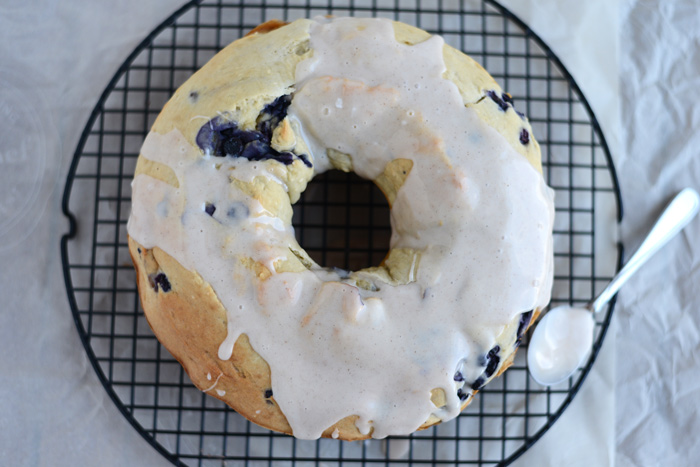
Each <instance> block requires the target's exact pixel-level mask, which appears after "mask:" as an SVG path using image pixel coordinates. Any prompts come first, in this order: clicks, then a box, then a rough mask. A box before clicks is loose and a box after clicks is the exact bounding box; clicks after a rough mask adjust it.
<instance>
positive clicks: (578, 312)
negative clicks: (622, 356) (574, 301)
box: [527, 306, 595, 386]
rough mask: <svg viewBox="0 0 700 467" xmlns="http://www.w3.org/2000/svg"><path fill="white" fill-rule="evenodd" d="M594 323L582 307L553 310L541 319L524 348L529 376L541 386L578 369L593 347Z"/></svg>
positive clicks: (565, 376) (552, 383) (553, 382)
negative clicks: (525, 349) (536, 330)
mask: <svg viewBox="0 0 700 467" xmlns="http://www.w3.org/2000/svg"><path fill="white" fill-rule="evenodd" d="M594 327H595V321H594V320H593V316H592V313H591V310H589V309H586V308H571V307H566V306H563V307H557V308H553V309H551V310H549V311H548V312H547V314H546V315H544V316H543V317H542V319H541V320H540V322H539V323H537V328H536V329H538V330H539V331H538V332H536V333H534V334H533V336H532V339H530V344H529V345H528V348H527V365H528V368H529V370H530V374H531V375H532V377H533V378H534V379H535V381H537V382H538V383H540V384H542V385H544V386H551V385H554V384H558V383H560V382H562V381H564V380H565V379H567V378H568V377H569V376H571V372H572V368H573V369H576V368H578V367H580V366H581V364H582V363H583V361H584V360H585V358H586V357H587V356H588V354H589V353H590V351H591V346H592V345H593V330H594Z"/></svg>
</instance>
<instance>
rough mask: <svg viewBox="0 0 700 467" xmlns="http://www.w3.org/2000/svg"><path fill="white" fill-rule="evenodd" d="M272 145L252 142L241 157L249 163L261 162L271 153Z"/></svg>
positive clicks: (247, 145)
mask: <svg viewBox="0 0 700 467" xmlns="http://www.w3.org/2000/svg"><path fill="white" fill-rule="evenodd" d="M270 149H271V148H270V145H269V144H267V143H266V142H264V141H251V142H250V143H248V144H246V146H245V148H244V149H243V151H242V152H241V157H243V158H245V159H248V160H249V161H261V160H263V159H266V157H265V156H267V154H268V153H269V152H270Z"/></svg>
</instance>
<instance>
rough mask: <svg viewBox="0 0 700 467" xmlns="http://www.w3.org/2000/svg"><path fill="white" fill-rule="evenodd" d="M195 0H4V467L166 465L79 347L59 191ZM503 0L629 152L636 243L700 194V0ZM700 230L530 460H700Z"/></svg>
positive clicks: (624, 298)
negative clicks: (691, 194) (162, 36)
mask: <svg viewBox="0 0 700 467" xmlns="http://www.w3.org/2000/svg"><path fill="white" fill-rule="evenodd" d="M181 3H182V2H180V1H175V0H152V1H149V2H140V1H136V0H128V1H121V2H84V1H79V0H63V1H61V2H54V1H51V0H32V1H26V2H23V1H19V0H14V1H13V0H10V1H9V2H3V4H2V5H0V39H1V43H2V44H3V47H2V49H0V116H1V117H2V118H0V299H1V300H2V301H1V302H0V303H2V313H0V342H1V344H0V348H1V349H2V356H3V358H0V464H2V465H94V464H99V465H106V466H109V465H115V466H116V465H169V462H168V461H166V460H165V458H163V457H162V456H161V455H160V454H159V453H158V452H156V451H155V450H154V449H153V448H152V447H151V446H150V445H148V443H147V442H146V441H144V440H143V439H142V438H141V436H140V435H138V434H137V433H136V431H135V430H134V429H133V428H132V427H131V426H130V425H129V423H128V422H127V421H126V420H125V419H124V417H123V416H122V415H121V414H120V413H119V412H118V410H117V409H116V407H115V406H114V404H113V403H112V401H111V400H110V399H109V397H108V396H107V394H106V392H105V391H104V389H103V387H102V386H101V384H100V383H99V381H98V380H97V377H96V375H95V374H94V371H93V369H92V367H91V366H90V364H89V362H88V359H87V357H86V355H85V352H84V350H83V347H82V344H81V343H80V340H79V338H78V334H77V332H76V330H75V326H74V324H73V322H72V315H71V312H70V309H69V306H68V301H67V297H66V291H65V285H64V283H63V274H62V271H61V265H60V254H59V238H60V236H61V235H62V234H63V233H65V232H66V231H67V228H68V227H67V222H66V221H65V219H64V217H63V216H62V214H61V210H60V197H61V195H62V192H63V188H64V183H65V178H66V174H67V171H68V166H69V164H70V161H71V158H72V155H73V152H74V150H75V146H76V144H77V141H78V138H79V136H80V132H81V131H82V128H83V127H84V125H85V122H86V120H87V118H88V115H89V113H90V111H91V110H92V107H93V106H94V103H95V102H96V100H97V98H98V96H99V94H100V93H101V91H102V90H103V89H104V87H105V86H106V84H107V82H108V80H109V79H110V78H111V77H112V75H113V74H114V73H115V71H116V69H117V68H118V66H119V64H120V63H121V62H122V61H123V60H124V58H125V57H126V56H127V55H128V54H129V53H130V52H131V51H132V50H133V48H134V47H135V46H136V45H137V44H138V43H139V42H140V41H141V40H142V39H143V38H144V36H145V35H146V34H147V33H148V32H150V31H151V30H152V29H153V27H154V26H156V25H157V24H159V23H160V22H161V21H162V20H163V19H164V18H165V17H167V16H169V15H170V13H171V12H172V11H174V10H175V9H176V8H177V7H179V6H180V4H181ZM426 3H427V2H423V6H425V4H426ZM503 3H504V4H505V5H507V6H509V7H510V8H511V9H512V10H513V11H514V12H515V13H516V14H518V15H519V16H520V17H521V18H522V19H524V20H525V21H526V22H527V23H528V24H529V25H530V26H531V27H532V28H533V29H534V30H535V31H536V32H537V33H538V34H539V35H540V36H541V37H542V38H543V39H544V40H545V41H546V42H547V43H548V44H549V45H550V47H552V49H553V50H554V51H555V53H556V54H557V55H558V56H559V57H560V58H561V59H562V61H563V62H564V64H565V65H566V67H567V68H568V69H569V71H570V72H571V73H572V75H573V76H574V78H575V79H576V80H577V82H578V84H579V85H580V86H581V88H582V90H583V92H584V93H585V94H586V96H587V98H588V99H589V101H590V102H591V105H592V107H593V109H594V111H595V112H596V114H597V117H598V119H599V121H600V122H601V126H602V128H603V131H604V133H605V136H606V138H607V139H608V142H609V143H610V145H611V149H612V152H613V155H614V157H615V160H616V165H617V169H618V174H619V178H620V185H621V189H622V194H623V202H624V206H625V217H624V220H623V223H622V226H621V228H622V241H623V242H624V243H625V245H626V247H627V248H628V251H630V252H631V251H632V250H633V248H635V247H636V245H638V244H639V242H640V241H641V239H642V237H643V235H644V234H645V233H646V231H647V229H648V228H649V227H650V226H651V222H652V217H653V216H654V215H655V214H657V213H658V212H659V211H660V210H661V208H662V206H663V204H664V203H665V202H666V201H667V200H668V199H669V198H670V197H671V196H672V195H673V194H674V193H675V192H676V191H677V190H679V189H680V188H682V187H683V186H694V187H695V188H696V189H698V188H700V157H699V156H698V152H697V148H698V147H700V145H699V144H698V143H700V141H699V135H700V132H698V131H697V130H698V125H699V122H700V110H698V106H696V105H695V102H697V101H698V98H699V97H700V95H699V94H700V91H698V86H697V81H698V78H697V77H698V76H700V74H699V73H698V72H699V71H700V52H698V50H700V49H699V48H698V46H697V44H698V42H699V41H698V39H699V38H698V35H699V34H700V32H698V31H700V13H698V10H700V9H698V8H697V4H696V2H695V1H692V0H685V1H684V0H673V1H664V2H660V1H648V0H625V1H623V2H607V1H605V0H595V1H589V2H578V1H574V0H566V1H561V0H559V1H557V0H527V1H516V0H510V1H507V2H503ZM618 51H619V53H618ZM618 70H619V72H618ZM618 84H621V86H618ZM618 93H619V94H618ZM620 116H621V118H620ZM620 120H621V121H622V122H623V124H622V125H621V126H620V125H618V122H619V121H620ZM698 237H700V225H699V222H697V221H696V222H695V223H694V224H693V225H691V226H690V227H689V229H688V230H687V231H686V232H685V233H684V234H682V237H681V238H679V239H677V241H675V242H673V243H672V244H670V245H669V246H668V247H667V248H666V249H665V250H664V252H663V253H662V254H661V255H658V256H657V257H656V258H655V259H654V260H652V262H651V263H650V264H649V265H648V267H647V268H646V269H644V270H643V271H642V272H641V273H640V275H639V276H638V277H637V278H635V279H634V281H633V282H632V283H630V284H629V285H628V286H627V287H626V288H625V289H624V290H623V292H622V293H621V296H620V305H619V306H618V308H617V310H616V316H615V317H614V323H615V324H614V325H613V329H612V331H614V332H611V333H610V335H609V336H608V338H607V340H606V343H605V345H604V347H603V351H602V352H601V355H600V357H599V360H598V361H597V362H596V365H595V366H594V371H593V372H592V373H591V375H589V377H588V379H587V380H586V382H585V383H584V386H583V388H582V390H581V392H580V393H579V394H578V395H577V397H576V399H575V400H574V402H573V403H572V405H571V406H570V407H569V408H568V409H567V410H566V412H565V413H564V415H563V416H562V417H561V419H560V420H559V421H558V422H557V423H556V425H555V426H554V427H553V428H552V429H551V430H550V431H549V432H548V433H547V434H546V435H545V436H544V437H543V439H541V440H540V441H539V442H538V443H537V444H536V445H535V446H534V447H533V448H532V449H530V450H529V451H528V452H527V453H526V454H525V455H524V456H523V457H522V458H521V459H519V460H518V461H517V462H516V463H515V465H537V466H540V465H582V466H583V465H596V466H598V465H600V466H604V465H612V464H613V463H617V464H618V465H623V466H627V465H629V466H633V465H634V466H637V465H641V466H646V465H648V466H654V465H692V464H693V463H694V461H695V459H697V458H698V457H700V444H699V442H698V441H697V438H698V437H697V434H698V433H700V421H698V418H697V417H696V416H695V412H696V407H697V401H698V400H700V371H698V370H699V369H700V344H698V342H700V339H698V337H699V334H700V333H699V330H700V316H699V314H698V313H700V298H699V296H700V293H699V292H698V285H699V282H700V274H699V273H698V270H699V269H700V268H698V264H699V263H700V246H699V243H698ZM615 331H616V332H615ZM616 360H617V365H615V362H616Z"/></svg>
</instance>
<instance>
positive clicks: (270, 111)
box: [255, 94, 292, 140]
mask: <svg viewBox="0 0 700 467" xmlns="http://www.w3.org/2000/svg"><path fill="white" fill-rule="evenodd" d="M291 103H292V96H291V95H289V94H285V95H284V96H280V97H278V98H277V99H275V100H274V101H272V103H270V104H267V105H266V106H265V108H264V109H263V110H262V112H260V114H259V115H258V118H257V120H256V125H255V129H256V130H258V131H259V132H260V133H262V134H264V135H265V136H266V137H267V139H268V140H270V139H272V132H273V131H274V130H275V128H277V125H279V124H280V122H281V121H282V120H284V118H285V117H286V116H287V109H288V108H289V104H291Z"/></svg>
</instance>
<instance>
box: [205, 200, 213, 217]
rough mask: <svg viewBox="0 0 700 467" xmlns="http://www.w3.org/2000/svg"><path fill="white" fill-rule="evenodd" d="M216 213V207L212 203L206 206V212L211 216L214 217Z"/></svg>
mask: <svg viewBox="0 0 700 467" xmlns="http://www.w3.org/2000/svg"><path fill="white" fill-rule="evenodd" d="M214 211H216V206H214V205H213V204H211V203H205V204H204V212H206V213H207V214H209V215H210V216H212V217H214Z"/></svg>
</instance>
